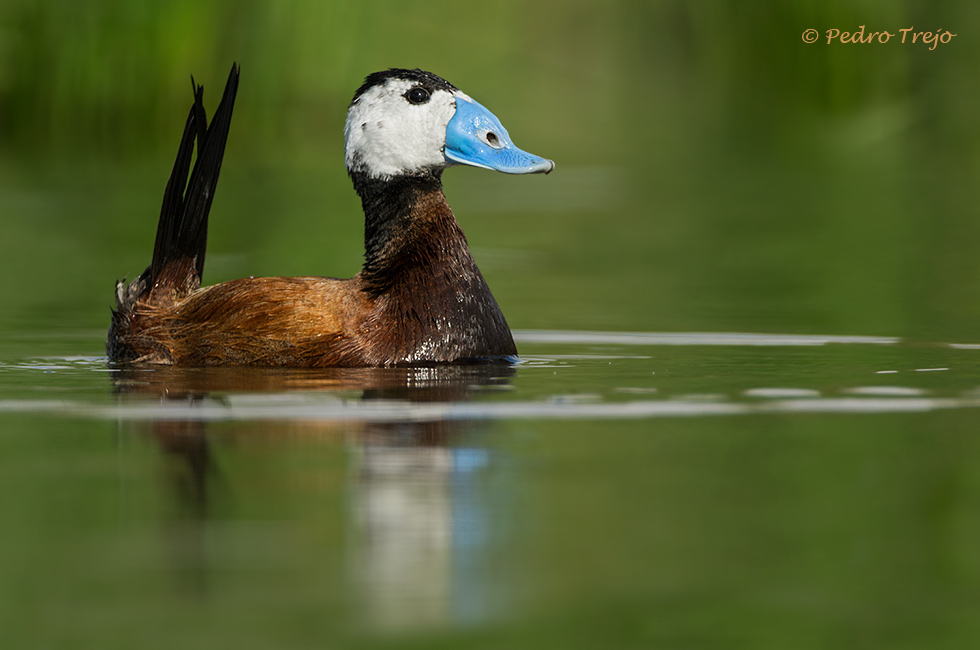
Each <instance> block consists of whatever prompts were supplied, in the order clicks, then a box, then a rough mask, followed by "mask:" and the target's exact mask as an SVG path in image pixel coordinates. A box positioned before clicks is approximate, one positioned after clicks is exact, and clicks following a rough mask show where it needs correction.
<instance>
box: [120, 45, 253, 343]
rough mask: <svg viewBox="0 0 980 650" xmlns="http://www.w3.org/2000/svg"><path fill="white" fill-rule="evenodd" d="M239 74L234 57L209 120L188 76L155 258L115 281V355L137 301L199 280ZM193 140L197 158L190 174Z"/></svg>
mask: <svg viewBox="0 0 980 650" xmlns="http://www.w3.org/2000/svg"><path fill="white" fill-rule="evenodd" d="M238 75H239V68H238V64H237V63H236V64H233V65H232V66H231V73H230V74H229V75H228V82H227V83H226V84H225V91H224V94H223V95H222V97H221V103H220V104H218V109H217V111H215V114H214V118H213V119H212V120H211V124H210V126H209V125H208V123H207V114H206V113H205V111H204V87H203V86H198V85H197V84H196V83H194V79H193V78H191V84H192V86H193V89H194V104H193V105H192V106H191V109H190V113H189V114H188V115H187V122H186V124H185V125H184V134H183V136H182V137H181V139H180V146H179V147H178V149H177V159H176V160H175V161H174V167H173V171H172V172H171V173H170V179H169V180H168V181H167V187H166V189H165V190H164V193H163V206H162V208H161V209H160V221H159V223H158V225H157V234H156V241H155V243H154V245H153V260H152V261H151V262H150V266H149V267H147V269H146V270H145V271H144V272H143V273H142V274H141V275H140V276H139V277H138V278H137V279H135V280H134V281H133V282H131V283H129V284H126V283H125V282H117V283H116V307H115V309H113V311H112V326H111V327H110V329H109V345H108V348H109V357H110V358H112V359H114V360H116V359H122V358H125V357H126V356H128V355H127V350H125V348H126V347H127V346H126V345H125V343H124V341H125V339H126V337H127V334H128V333H129V331H130V329H131V323H130V316H131V314H132V311H133V308H134V306H135V305H136V304H137V303H138V302H141V301H144V302H149V303H152V304H158V303H159V304H161V306H162V304H166V303H168V302H170V301H172V300H173V299H174V298H176V297H178V296H180V295H182V294H185V293H187V292H189V291H193V290H194V289H196V288H198V287H199V286H201V278H202V276H203V273H204V255H205V251H206V249H207V240H208V212H209V211H210V210H211V200H212V199H213V198H214V190H215V187H217V185H218V174H219V173H220V172H221V159H222V157H223V156H224V153H225V143H226V142H227V141H228V129H229V127H230V126H231V114H232V109H233V108H234V105H235V95H236V94H237V93H238ZM195 140H196V141H197V160H196V161H195V162H194V168H193V170H192V171H191V172H190V179H189V180H188V177H187V174H188V170H190V169H191V157H192V154H193V151H194V141H195Z"/></svg>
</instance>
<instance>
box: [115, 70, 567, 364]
mask: <svg viewBox="0 0 980 650" xmlns="http://www.w3.org/2000/svg"><path fill="white" fill-rule="evenodd" d="M239 77H240V67H239V66H238V64H237V63H236V64H234V65H232V69H231V72H230V74H229V76H228V80H227V83H226V84H225V88H224V92H223V95H222V97H221V100H220V103H219V104H218V107H217V109H216V110H215V113H214V115H213V117H212V120H211V122H210V124H208V120H207V114H206V112H205V109H204V103H203V97H204V88H203V86H199V85H197V84H196V82H194V80H193V77H192V79H191V83H192V89H193V94H194V101H193V103H192V105H191V109H190V112H189V114H188V116H187V120H186V122H185V125H184V132H183V135H182V136H181V140H180V145H179V147H178V150H177V157H176V160H175V162H174V166H173V169H172V171H171V175H170V178H169V180H168V182H167V184H166V188H165V190H164V197H163V205H162V208H161V211H160V219H159V222H158V225H157V232H156V238H155V242H154V247H153V255H152V258H151V262H150V265H149V266H148V267H147V268H146V270H145V271H144V272H143V273H142V274H140V275H139V276H138V277H137V278H136V279H135V280H133V281H131V282H127V281H126V280H122V281H117V282H116V289H115V307H114V308H113V309H112V310H111V311H112V314H111V323H110V327H109V333H108V339H107V342H106V351H107V354H108V358H109V361H110V363H112V364H125V365H130V364H162V365H167V366H184V367H203V366H281V367H311V368H315V367H393V366H430V365H441V364H473V363H508V364H513V363H515V362H517V361H518V360H519V357H518V356H517V348H516V346H515V344H514V339H513V336H512V334H511V331H510V328H509V326H508V325H507V321H506V319H505V318H504V315H503V313H502V311H501V309H500V306H499V305H498V304H497V301H496V300H495V299H494V297H493V294H492V293H491V292H490V289H489V287H488V286H487V282H486V280H485V279H484V277H483V275H482V274H481V273H480V270H479V268H478V267H477V265H476V262H475V261H474V259H473V256H472V255H471V253H470V250H469V246H468V244H467V240H466V236H465V235H464V234H463V231H462V229H461V228H460V226H459V224H458V223H457V221H456V218H455V215H454V214H453V211H452V209H450V207H449V204H448V202H447V200H446V196H445V194H444V192H443V186H442V174H443V172H444V171H445V170H446V169H447V168H449V167H453V166H457V165H467V166H472V167H478V168H482V169H489V170H494V171H498V172H503V173H507V174H537V173H544V174H547V173H550V172H551V171H552V170H553V169H554V167H555V164H554V162H553V161H552V160H549V159H546V158H542V157H540V156H536V155H534V154H531V153H528V152H526V151H523V150H521V149H519V148H517V147H516V146H515V145H514V144H513V142H512V141H511V139H510V136H509V135H508V133H507V130H506V129H505V128H504V127H503V125H502V124H501V123H500V120H498V119H497V117H496V116H494V114H493V113H491V112H490V111H489V110H488V109H487V108H485V107H484V106H483V105H481V104H480V103H478V102H477V101H476V100H474V99H473V98H472V97H470V96H469V95H467V94H465V93H464V92H462V91H461V90H459V89H458V88H456V87H455V86H454V85H452V84H451V83H449V82H448V81H446V80H445V79H443V78H442V77H439V76H438V75H436V74H433V73H431V72H427V71H424V70H421V69H418V68H415V69H407V68H391V69H388V70H384V71H380V72H375V73H373V74H370V75H368V76H367V77H366V78H365V79H364V82H363V84H362V85H361V86H360V87H359V88H358V89H357V91H356V92H355V93H354V97H353V99H352V100H351V102H350V105H349V106H348V111H347V119H346V123H345V127H344V146H345V163H346V168H347V173H348V175H349V177H350V179H351V181H352V183H353V187H354V191H355V192H356V193H357V194H358V196H359V197H360V199H361V206H362V209H363V212H364V248H365V251H364V264H363V267H362V268H361V270H360V272H358V273H357V275H355V276H354V277H352V278H348V279H338V278H332V277H320V276H305V277H259V278H255V277H247V278H241V279H237V280H231V281H228V282H222V283H220V284H214V285H211V286H203V285H202V277H203V272H204V260H205V252H206V247H207V230H208V214H209V212H210V208H211V203H212V199H213V198H214V193H215V188H216V187H217V182H218V176H219V173H220V170H221V163H222V158H223V156H224V151H225V145H226V142H227V138H228V133H229V127H230V124H231V117H232V111H233V107H234V103H235V97H236V94H237V91H238V85H239ZM195 143H196V147H197V155H196V158H195V160H194V166H193V169H192V168H191V159H192V157H193V152H194V148H195Z"/></svg>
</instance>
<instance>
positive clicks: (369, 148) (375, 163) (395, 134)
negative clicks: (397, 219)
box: [344, 78, 462, 178]
mask: <svg viewBox="0 0 980 650" xmlns="http://www.w3.org/2000/svg"><path fill="white" fill-rule="evenodd" d="M417 85H418V84H417V83H415V82H413V81H406V80H402V79H394V78H392V79H387V80H386V81H385V82H384V83H383V84H382V85H379V86H374V87H373V88H370V89H368V90H367V91H365V92H364V93H363V94H361V96H360V97H359V98H358V99H357V102H356V103H355V104H354V105H353V106H351V108H350V110H349V111H348V113H347V124H346V126H345V127H344V140H345V141H346V150H347V156H346V158H347V169H349V170H352V171H363V172H367V174H368V175H369V176H372V177H374V178H388V177H391V176H397V175H399V174H406V173H412V172H417V171H422V170H426V169H442V168H443V167H445V166H446V164H447V163H446V158H445V155H444V154H443V149H444V147H445V145H446V125H447V124H449V120H451V119H452V118H453V115H454V114H455V113H456V97H455V95H454V94H453V93H451V92H450V91H448V90H436V91H434V92H433V93H432V94H431V96H430V97H429V99H428V101H425V102H423V103H418V104H413V103H412V102H410V101H409V99H408V98H407V97H406V94H407V93H408V92H409V91H410V90H411V89H412V88H415V87H416V86H417ZM460 94H462V93H460Z"/></svg>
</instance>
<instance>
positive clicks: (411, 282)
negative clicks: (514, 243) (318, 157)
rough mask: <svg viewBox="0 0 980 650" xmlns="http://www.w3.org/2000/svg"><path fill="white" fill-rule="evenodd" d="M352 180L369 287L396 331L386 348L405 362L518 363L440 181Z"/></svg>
mask: <svg viewBox="0 0 980 650" xmlns="http://www.w3.org/2000/svg"><path fill="white" fill-rule="evenodd" d="M351 178H352V179H353V181H354V188H355V189H356V190H357V193H358V194H359V195H360V197H361V202H362V204H363V207H364V247H365V260H364V268H363V269H362V270H361V273H360V278H361V280H362V283H363V284H362V287H363V290H364V291H365V292H367V293H368V294H369V295H370V296H371V297H372V298H375V299H376V300H377V303H378V306H379V307H378V308H379V310H381V311H382V312H383V315H380V316H381V317H382V318H383V319H384V321H385V322H388V323H390V324H391V325H392V328H391V330H390V332H385V333H384V337H385V341H383V342H382V344H383V345H387V346H389V347H391V346H394V347H396V348H398V350H399V351H398V356H399V357H400V359H401V361H400V362H404V363H419V362H427V361H433V362H449V361H459V360H466V359H480V358H492V357H506V356H516V354H517V350H516V348H515V346H514V341H513V338H512V337H511V334H510V329H509V328H508V327H507V322H506V320H505V319H504V316H503V314H502V313H501V311H500V307H499V306H498V305H497V302H496V300H494V298H493V295H492V294H491V293H490V289H489V287H487V284H486V281H485V280H484V279H483V275H482V274H481V273H480V270H479V269H478V268H477V266H476V262H475V261H474V260H473V257H472V255H470V251H469V247H468V246H467V243H466V237H465V235H464V234H463V231H462V230H461V229H460V227H459V224H457V223H456V218H455V216H453V213H452V210H451V209H450V208H449V205H448V203H447V202H446V197H445V195H444V194H443V191H442V182H441V180H440V176H439V174H437V173H434V174H425V175H419V176H402V177H396V178H392V179H388V180H385V181H377V180H373V179H369V178H367V177H366V176H363V175H360V174H358V173H354V174H351Z"/></svg>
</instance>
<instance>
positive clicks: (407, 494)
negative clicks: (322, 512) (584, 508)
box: [114, 365, 515, 629]
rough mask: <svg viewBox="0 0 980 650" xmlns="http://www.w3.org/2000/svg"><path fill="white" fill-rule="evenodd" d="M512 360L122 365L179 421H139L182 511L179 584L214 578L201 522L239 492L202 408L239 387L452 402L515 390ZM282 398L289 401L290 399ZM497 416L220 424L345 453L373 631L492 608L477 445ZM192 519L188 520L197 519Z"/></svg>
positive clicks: (355, 551)
mask: <svg viewBox="0 0 980 650" xmlns="http://www.w3.org/2000/svg"><path fill="white" fill-rule="evenodd" d="M514 372H515V371H514V369H513V368H512V367H510V366H499V365H488V366H447V367H432V368H399V369H351V370H346V369H325V370H288V369H268V370H267V369H249V368H245V369H243V368H191V369H186V368H184V369H182V368H125V369H120V370H119V371H118V372H117V373H115V378H114V381H115V388H116V391H117V393H118V395H119V399H120V400H122V401H127V402H137V403H138V402H140V401H146V400H148V399H153V400H162V401H163V402H165V403H166V404H167V406H168V407H170V406H173V407H174V417H167V418H159V419H155V420H153V421H151V422H149V423H140V424H142V425H143V426H144V427H146V429H148V431H149V433H150V434H151V435H152V437H153V439H154V440H155V441H156V442H157V444H158V445H159V446H160V448H161V449H162V450H163V451H164V456H165V458H166V459H167V464H166V466H167V472H166V476H167V482H168V483H169V484H170V486H171V490H172V493H173V496H174V502H175V503H176V504H177V505H178V511H179V513H180V516H179V517H178V518H177V519H178V522H177V523H178V525H177V526H176V527H175V528H176V529H177V530H179V531H180V532H179V534H175V535H171V536H170V537H171V538H172V543H171V544H169V545H170V546H171V548H172V550H173V552H174V553H175V554H176V556H177V557H178V559H179V561H178V566H180V567H181V573H182V574H186V573H188V571H187V569H191V571H190V573H192V574H194V573H196V575H194V576H186V577H185V579H184V580H182V583H184V584H189V585H192V586H194V587H200V588H203V587H205V586H206V578H207V575H206V574H207V572H208V566H209V558H208V557H207V552H206V548H205V546H204V544H203V541H202V534H201V531H202V530H203V529H204V528H205V527H206V526H207V524H208V522H209V521H210V520H212V519H213V518H214V516H215V515H214V513H213V512H212V509H213V507H212V504H213V501H214V498H215V493H216V492H217V493H218V495H219V498H221V497H222V496H224V497H228V496H230V497H232V498H233V496H234V494H235V492H236V490H235V485H234V471H233V468H226V470H227V471H226V472H225V473H224V474H222V472H221V471H220V470H219V468H220V467H221V462H220V461H221V458H220V454H217V453H216V451H215V449H214V445H213V442H214V441H213V440H212V439H211V437H210V436H209V428H211V427H212V426H215V425H214V422H213V420H214V418H195V417H194V414H195V409H197V408H199V407H201V406H202V405H204V404H211V405H213V404H214V403H215V401H218V402H221V401H222V400H224V399H227V398H228V396H231V395H235V394H252V396H256V397H258V398H260V399H261V395H262V394H269V395H274V394H277V395H281V394H283V393H289V394H296V393H297V391H302V392H303V393H309V392H312V393H314V397H316V394H319V395H320V397H321V398H323V399H330V398H347V399H353V400H357V401H358V402H359V403H361V404H363V403H366V402H367V403H372V404H373V403H377V404H379V405H380V404H392V403H396V404H406V403H419V402H428V403H448V402H456V401H462V400H468V399H473V398H474V397H475V394H477V393H480V392H485V391H488V390H491V391H492V390H495V389H505V388H506V387H507V386H508V385H509V381H510V378H511V377H512V376H513V374H514ZM284 408H288V406H285V407H284ZM485 427H486V423H483V422H474V421H464V420H448V419H434V420H425V421H417V420H415V419H412V418H405V419H399V420H387V421H386V420H380V421H378V420H374V419H366V420H365V419H362V420H355V421H347V422H341V421H338V420H337V419H336V418H332V419H329V420H323V421H317V420H315V419H314V420H298V419H293V418H290V417H289V416H288V414H285V415H284V416H283V417H282V418H280V419H276V418H275V416H274V415H273V416H272V417H270V419H268V420H263V421H254V420H253V421H242V422H236V423H234V424H232V425H228V423H223V424H222V426H221V437H220V440H221V442H222V444H224V443H225V442H226V441H230V440H234V441H236V442H243V443H247V442H248V441H256V440H262V441H264V442H267V441H269V440H275V441H283V442H284V441H288V440H296V439H297V438H298V437H300V436H302V437H310V436H316V437H319V438H323V439H328V440H336V441H337V442H338V443H339V444H343V445H345V447H346V448H347V449H348V454H347V455H348V461H349V462H348V468H349V469H348V472H347V478H346V485H347V500H348V504H349V512H350V513H351V514H350V519H349V521H347V522H345V524H346V527H347V531H348V532H347V537H348V539H349V540H350V541H351V543H350V544H349V557H348V558H347V565H348V568H349V570H350V573H351V575H352V576H353V578H354V581H355V583H356V585H357V586H358V589H357V591H358V593H359V594H360V599H361V601H362V602H360V603H359V607H358V608H357V610H358V611H360V612H362V613H363V615H364V616H365V618H366V619H367V620H365V621H364V622H365V623H367V624H369V625H371V626H372V627H374V626H377V627H384V628H389V629H404V628H406V627H419V626H427V625H439V624H443V623H449V622H459V621H461V620H465V621H477V620H480V619H481V618H483V617H484V616H486V614H487V612H488V611H489V609H490V604H489V603H488V602H487V594H488V593H489V590H488V589H487V587H486V584H485V582H486V574H487V571H486V570H485V569H486V563H485V562H483V561H481V560H480V557H481V556H483V554H484V553H485V552H486V551H487V547H488V545H489V544H490V539H489V530H490V518H491V515H490V509H489V505H488V500H487V498H486V495H485V492H484V491H483V490H482V489H481V487H480V486H481V483H482V477H483V476H484V474H485V472H486V471H487V470H488V468H489V467H490V466H491V461H492V457H491V455H490V454H489V453H488V452H487V450H486V449H484V448H483V447H482V446H480V445H479V444H474V440H478V438H479V433H480V431H481V430H482V429H484V428H485ZM189 524H190V525H189Z"/></svg>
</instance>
